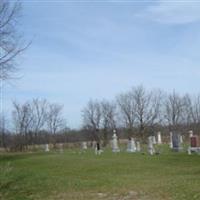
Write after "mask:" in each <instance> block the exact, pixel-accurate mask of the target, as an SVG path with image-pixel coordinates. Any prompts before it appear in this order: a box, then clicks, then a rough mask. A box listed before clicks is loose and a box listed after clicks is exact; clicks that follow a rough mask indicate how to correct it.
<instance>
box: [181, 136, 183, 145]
mask: <svg viewBox="0 0 200 200" xmlns="http://www.w3.org/2000/svg"><path fill="white" fill-rule="evenodd" d="M180 143H181V144H183V136H182V135H180Z"/></svg>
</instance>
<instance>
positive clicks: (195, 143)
mask: <svg viewBox="0 0 200 200" xmlns="http://www.w3.org/2000/svg"><path fill="white" fill-rule="evenodd" d="M198 143H199V142H198V136H196V135H193V136H192V137H190V147H198V146H199V144H198Z"/></svg>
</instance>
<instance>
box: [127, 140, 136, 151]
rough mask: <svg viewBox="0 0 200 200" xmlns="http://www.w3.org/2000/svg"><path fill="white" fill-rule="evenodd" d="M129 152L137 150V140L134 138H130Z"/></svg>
mask: <svg viewBox="0 0 200 200" xmlns="http://www.w3.org/2000/svg"><path fill="white" fill-rule="evenodd" d="M127 152H130V153H133V152H136V145H135V140H134V139H133V138H131V139H130V140H128V146H127Z"/></svg>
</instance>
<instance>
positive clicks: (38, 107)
mask: <svg viewBox="0 0 200 200" xmlns="http://www.w3.org/2000/svg"><path fill="white" fill-rule="evenodd" d="M48 106H49V104H48V102H47V100H46V99H43V100H39V99H33V100H32V102H31V107H32V112H33V113H32V115H33V123H32V124H33V125H32V128H33V132H34V134H35V136H34V137H35V140H37V136H38V133H39V131H41V129H42V128H44V126H45V123H46V122H47V110H48Z"/></svg>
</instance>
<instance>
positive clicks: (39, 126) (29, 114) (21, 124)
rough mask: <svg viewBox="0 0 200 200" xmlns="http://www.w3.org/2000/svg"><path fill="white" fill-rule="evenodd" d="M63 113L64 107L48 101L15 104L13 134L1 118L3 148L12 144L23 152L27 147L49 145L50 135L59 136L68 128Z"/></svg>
mask: <svg viewBox="0 0 200 200" xmlns="http://www.w3.org/2000/svg"><path fill="white" fill-rule="evenodd" d="M62 111H63V106H62V105H60V104H57V103H49V102H48V101H47V100H46V99H33V100H31V101H26V102H25V103H18V102H16V101H15V102H13V111H12V127H13V128H12V132H11V131H8V130H7V129H6V119H5V117H4V116H1V140H0V141H1V146H3V147H6V146H7V145H8V144H12V145H14V147H15V148H16V149H19V150H23V149H24V148H26V147H27V145H32V144H39V143H48V142H49V141H48V140H49V135H56V134H59V133H60V131H63V130H64V129H65V128H66V121H65V119H64V117H63V115H62ZM8 133H10V134H8ZM10 135H11V136H10ZM6 136H10V137H6ZM12 136H13V137H12ZM6 138H12V140H11V141H10V140H9V139H7V140H6ZM13 140H14V141H13Z"/></svg>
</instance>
